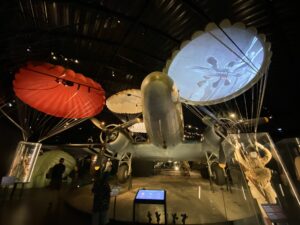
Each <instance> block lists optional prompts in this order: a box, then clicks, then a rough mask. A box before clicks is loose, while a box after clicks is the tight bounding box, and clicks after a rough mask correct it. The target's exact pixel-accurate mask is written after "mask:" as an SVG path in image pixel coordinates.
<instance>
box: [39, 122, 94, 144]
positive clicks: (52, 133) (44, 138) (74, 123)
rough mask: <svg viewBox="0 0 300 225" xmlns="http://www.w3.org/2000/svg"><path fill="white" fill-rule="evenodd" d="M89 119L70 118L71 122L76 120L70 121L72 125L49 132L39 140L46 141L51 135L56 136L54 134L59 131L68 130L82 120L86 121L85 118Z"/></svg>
mask: <svg viewBox="0 0 300 225" xmlns="http://www.w3.org/2000/svg"><path fill="white" fill-rule="evenodd" d="M87 119H89V118H84V119H77V120H75V119H70V120H69V121H70V122H71V121H72V120H74V121H76V122H73V123H70V125H69V126H68V127H65V128H64V129H57V130H56V131H55V132H49V133H48V135H46V136H44V137H43V138H40V139H39V140H38V142H42V141H44V140H46V139H48V138H50V137H52V136H54V135H56V134H59V133H61V132H63V131H65V130H67V129H69V128H72V127H74V126H76V125H78V124H79V123H81V122H83V121H85V120H87Z"/></svg>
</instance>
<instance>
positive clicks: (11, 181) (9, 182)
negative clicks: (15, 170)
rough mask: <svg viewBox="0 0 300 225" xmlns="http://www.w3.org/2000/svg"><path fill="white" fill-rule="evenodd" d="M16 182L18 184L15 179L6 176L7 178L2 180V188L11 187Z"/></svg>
mask: <svg viewBox="0 0 300 225" xmlns="http://www.w3.org/2000/svg"><path fill="white" fill-rule="evenodd" d="M15 182H16V178H15V177H10V176H5V177H2V179H1V185H2V186H9V185H12V184H14V183H15Z"/></svg>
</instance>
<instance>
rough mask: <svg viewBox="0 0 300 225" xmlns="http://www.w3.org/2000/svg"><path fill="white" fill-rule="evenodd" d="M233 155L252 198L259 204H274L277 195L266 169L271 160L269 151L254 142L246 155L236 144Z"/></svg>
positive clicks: (269, 172) (269, 171) (270, 174)
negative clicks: (244, 176)
mask: <svg viewBox="0 0 300 225" xmlns="http://www.w3.org/2000/svg"><path fill="white" fill-rule="evenodd" d="M256 147H258V149H261V150H262V151H263V152H264V155H263V156H260V154H259V152H258V151H257V150H256ZM235 155H236V159H237V161H238V162H239V163H240V165H241V167H242V169H243V171H244V173H245V175H246V178H247V180H248V186H249V188H250V191H251V194H252V196H253V198H255V199H256V200H257V201H258V203H259V204H262V203H276V197H277V195H276V192H275V191H274V189H273V187H272V185H271V178H272V173H271V170H270V169H269V168H267V167H266V164H267V163H268V162H269V161H270V160H271V159H272V154H271V152H270V150H269V149H268V148H266V147H264V146H263V145H262V144H260V143H258V142H255V145H254V146H253V145H250V146H249V147H248V148H247V149H246V154H244V153H243V152H242V148H241V145H240V144H239V143H237V145H236V150H235Z"/></svg>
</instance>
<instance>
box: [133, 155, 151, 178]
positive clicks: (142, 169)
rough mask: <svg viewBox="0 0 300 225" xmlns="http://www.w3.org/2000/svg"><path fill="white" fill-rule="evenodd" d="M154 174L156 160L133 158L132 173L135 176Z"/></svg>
mask: <svg viewBox="0 0 300 225" xmlns="http://www.w3.org/2000/svg"><path fill="white" fill-rule="evenodd" d="M153 174H154V162H152V161H147V160H141V159H133V160H132V175H133V176H135V177H148V176H152V175H153Z"/></svg>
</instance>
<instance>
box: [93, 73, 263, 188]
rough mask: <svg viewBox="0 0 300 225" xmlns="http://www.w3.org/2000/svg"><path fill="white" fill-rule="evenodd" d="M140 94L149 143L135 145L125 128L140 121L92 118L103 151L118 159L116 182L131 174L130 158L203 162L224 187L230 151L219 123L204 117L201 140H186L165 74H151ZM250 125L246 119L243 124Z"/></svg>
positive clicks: (179, 106) (174, 90)
mask: <svg viewBox="0 0 300 225" xmlns="http://www.w3.org/2000/svg"><path fill="white" fill-rule="evenodd" d="M141 93H142V114H143V122H144V124H145V128H146V131H147V134H148V141H146V142H144V143H135V142H134V141H133V140H132V138H131V137H130V135H129V134H128V132H127V131H126V129H125V128H127V127H129V126H131V125H133V124H135V123H138V122H141V119H139V118H135V119H133V120H131V121H128V122H126V123H124V124H121V125H112V124H110V125H108V126H106V127H105V126H104V125H103V124H102V123H101V122H100V121H99V120H98V119H96V118H92V119H91V121H92V122H93V124H94V125H95V126H97V127H98V128H100V129H101V130H102V131H103V132H102V133H101V135H100V140H101V141H102V143H104V145H105V148H106V150H107V151H108V152H109V153H110V155H111V156H112V157H113V158H114V159H117V160H119V168H118V172H117V177H118V180H119V181H120V182H121V183H123V182H125V181H126V180H127V179H128V177H129V175H130V173H131V172H132V168H131V161H132V158H142V159H144V160H152V161H168V160H172V161H199V160H202V161H203V162H204V163H206V164H207V167H206V169H208V172H209V174H210V176H211V178H212V179H213V180H214V181H215V183H216V184H219V185H222V184H224V183H225V181H226V173H225V171H224V168H225V164H226V159H227V158H230V156H231V155H232V153H233V148H228V149H226V151H224V147H223V144H222V143H223V142H224V141H225V139H224V136H223V135H224V132H223V131H221V129H219V128H220V126H218V123H215V121H213V120H212V119H211V118H209V117H207V118H204V120H203V122H204V123H205V124H206V125H207V128H206V129H205V131H204V133H203V137H204V138H203V139H199V140H198V141H193V142H191V141H185V140H184V121H183V113H182V104H181V101H180V96H179V92H178V90H177V88H176V86H175V84H174V82H173V80H172V79H171V78H170V77H169V76H168V75H166V74H165V73H162V72H152V73H150V74H149V75H148V76H146V77H145V79H144V80H143V82H142V84H141ZM260 120H264V118H262V119H261V118H260ZM260 122H262V121H260ZM250 123H251V121H249V120H247V121H246V122H245V125H249V124H250ZM239 125H241V124H239ZM103 133H104V134H105V135H103ZM104 136H106V138H104ZM200 173H201V171H200ZM203 173H204V172H203Z"/></svg>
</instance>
